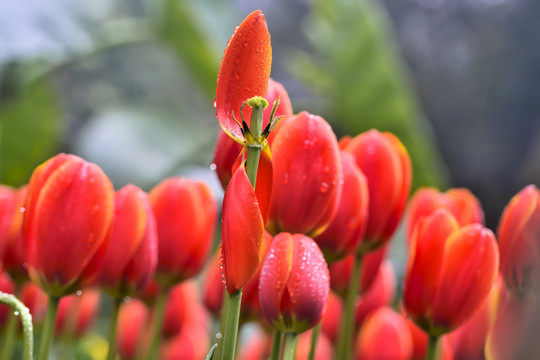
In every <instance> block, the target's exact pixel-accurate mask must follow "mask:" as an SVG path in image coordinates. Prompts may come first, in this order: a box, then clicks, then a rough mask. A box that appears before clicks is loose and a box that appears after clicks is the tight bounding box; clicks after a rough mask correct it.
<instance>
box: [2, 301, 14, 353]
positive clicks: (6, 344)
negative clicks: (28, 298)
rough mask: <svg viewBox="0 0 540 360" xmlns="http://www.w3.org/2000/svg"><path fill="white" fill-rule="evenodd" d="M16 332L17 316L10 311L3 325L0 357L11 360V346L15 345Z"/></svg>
mask: <svg viewBox="0 0 540 360" xmlns="http://www.w3.org/2000/svg"><path fill="white" fill-rule="evenodd" d="M16 334H17V316H15V314H14V313H13V311H10V312H9V314H8V318H7V323H6V326H5V327H4V333H3V338H4V341H3V343H2V349H1V353H0V359H2V360H11V359H12V358H13V357H12V355H13V347H14V345H15V335H16Z"/></svg>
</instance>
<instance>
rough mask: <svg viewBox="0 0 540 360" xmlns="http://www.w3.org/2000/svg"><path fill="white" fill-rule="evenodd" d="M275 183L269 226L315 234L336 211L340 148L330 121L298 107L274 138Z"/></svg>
mask: <svg viewBox="0 0 540 360" xmlns="http://www.w3.org/2000/svg"><path fill="white" fill-rule="evenodd" d="M271 150H272V160H273V164H274V182H273V189H272V205H271V207H270V217H269V219H268V224H267V229H268V230H269V231H270V232H271V233H273V234H275V233H278V232H282V231H287V232H291V233H301V234H306V235H308V236H309V235H311V236H317V235H318V234H320V233H321V232H322V231H324V230H325V229H326V228H327V227H328V226H329V225H330V221H331V220H332V217H333V216H334V213H335V211H336V210H337V206H338V201H339V196H340V192H341V186H340V181H341V180H342V169H341V161H340V158H339V148H338V144H337V140H336V136H335V135H334V133H333V131H332V129H331V127H330V125H329V124H328V123H327V122H326V121H325V120H324V119H323V118H321V117H319V116H316V115H311V114H308V113H307V112H301V113H300V114H298V115H295V116H292V117H290V118H289V119H288V120H287V122H285V123H284V124H283V125H282V127H281V129H280V131H279V132H278V133H277V134H276V137H275V139H274V142H273V143H272V147H271Z"/></svg>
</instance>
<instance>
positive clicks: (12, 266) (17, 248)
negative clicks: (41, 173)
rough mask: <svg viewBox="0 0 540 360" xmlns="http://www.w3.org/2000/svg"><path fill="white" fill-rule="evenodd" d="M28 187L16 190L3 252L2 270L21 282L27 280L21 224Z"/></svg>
mask: <svg viewBox="0 0 540 360" xmlns="http://www.w3.org/2000/svg"><path fill="white" fill-rule="evenodd" d="M27 193H28V187H27V186H23V187H21V188H20V189H18V190H17V192H16V195H15V201H14V209H13V211H14V214H13V217H12V219H11V224H10V225H11V226H10V229H9V233H8V236H7V241H6V248H5V252H4V259H3V260H4V270H5V271H7V272H8V273H9V274H10V276H11V278H12V279H13V280H14V281H15V282H16V283H17V284H19V285H20V284H22V283H24V282H26V281H27V280H28V273H27V272H26V269H25V267H24V256H25V255H24V239H23V232H22V224H23V218H24V206H25V203H26V195H27Z"/></svg>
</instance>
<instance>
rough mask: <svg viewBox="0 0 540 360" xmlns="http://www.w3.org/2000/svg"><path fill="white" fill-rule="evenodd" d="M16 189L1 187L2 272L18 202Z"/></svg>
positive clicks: (0, 266)
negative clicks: (3, 258) (5, 250)
mask: <svg viewBox="0 0 540 360" xmlns="http://www.w3.org/2000/svg"><path fill="white" fill-rule="evenodd" d="M15 199H16V195H15V189H13V188H11V187H9V186H4V185H0V271H2V261H1V260H2V256H3V255H4V249H5V247H6V243H7V242H8V237H9V232H10V228H11V223H12V220H13V216H14V215H15V202H16V200H15Z"/></svg>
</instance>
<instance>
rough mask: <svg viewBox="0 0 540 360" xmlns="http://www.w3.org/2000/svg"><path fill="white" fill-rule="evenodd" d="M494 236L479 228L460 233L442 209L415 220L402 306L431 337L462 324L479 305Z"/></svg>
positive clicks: (494, 263)
mask: <svg viewBox="0 0 540 360" xmlns="http://www.w3.org/2000/svg"><path fill="white" fill-rule="evenodd" d="M498 266H499V252H498V248H497V243H496V241H495V236H494V235H493V233H492V232H491V231H489V230H488V229H486V228H484V227H482V226H481V225H479V224H472V225H467V226H465V227H463V228H460V227H459V225H458V223H457V221H456V219H455V218H454V216H453V215H452V214H450V212H448V211H447V210H445V209H439V210H437V211H435V212H434V213H433V214H431V215H430V216H428V217H426V218H425V219H423V220H421V221H420V222H419V223H418V225H417V227H416V229H415V232H414V235H413V241H412V246H411V253H410V255H409V261H408V265H407V274H406V278H405V287H404V305H405V309H406V311H407V313H408V315H409V316H411V317H412V319H413V320H414V321H415V322H416V323H417V324H418V325H419V326H420V327H422V328H423V329H424V330H425V331H427V332H428V333H430V334H431V335H441V334H443V333H445V332H448V331H450V330H452V329H454V328H456V327H458V326H460V325H462V324H463V323H464V322H465V321H466V320H467V319H468V318H470V317H471V316H472V314H473V313H474V312H475V311H476V310H477V309H478V308H479V307H480V306H481V305H482V303H483V302H484V301H485V299H486V298H487V296H488V294H489V292H490V290H491V287H492V286H493V283H494V281H495V279H496V277H497V269H498Z"/></svg>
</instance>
